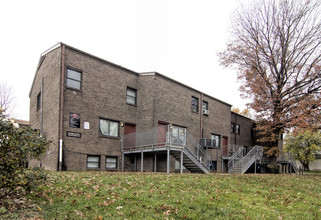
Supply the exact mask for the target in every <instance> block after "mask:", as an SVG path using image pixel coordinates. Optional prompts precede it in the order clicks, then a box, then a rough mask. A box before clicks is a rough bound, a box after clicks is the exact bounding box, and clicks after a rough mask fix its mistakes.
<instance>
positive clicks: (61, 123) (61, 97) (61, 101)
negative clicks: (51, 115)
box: [58, 44, 65, 171]
mask: <svg viewBox="0 0 321 220" xmlns="http://www.w3.org/2000/svg"><path fill="white" fill-rule="evenodd" d="M64 76H65V45H63V44H61V77H60V112H59V116H60V119H59V149H58V152H59V153H58V171H61V170H62V147H63V140H62V134H63V133H62V129H63V118H64V83H65V77H64Z"/></svg>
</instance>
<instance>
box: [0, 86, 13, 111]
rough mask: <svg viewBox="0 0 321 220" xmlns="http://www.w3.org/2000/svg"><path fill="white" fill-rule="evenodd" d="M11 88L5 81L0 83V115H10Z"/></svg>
mask: <svg viewBox="0 0 321 220" xmlns="http://www.w3.org/2000/svg"><path fill="white" fill-rule="evenodd" d="M14 99H15V98H14V96H13V93H12V89H11V87H10V86H8V85H7V84H6V83H0V115H2V114H6V115H8V116H9V115H10V114H11V113H12V111H13V108H14V105H15V104H14Z"/></svg>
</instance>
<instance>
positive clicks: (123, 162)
mask: <svg viewBox="0 0 321 220" xmlns="http://www.w3.org/2000/svg"><path fill="white" fill-rule="evenodd" d="M124 157H125V154H124V152H122V155H121V171H122V172H124V166H125V158H124Z"/></svg>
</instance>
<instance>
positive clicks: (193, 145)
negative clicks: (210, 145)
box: [184, 131, 211, 170]
mask: <svg viewBox="0 0 321 220" xmlns="http://www.w3.org/2000/svg"><path fill="white" fill-rule="evenodd" d="M184 148H185V150H188V151H189V153H191V154H192V155H193V156H194V157H195V158H196V159H197V161H198V162H199V163H201V164H202V165H203V166H204V167H205V168H206V169H208V170H209V169H210V163H211V160H210V156H209V154H208V153H207V152H206V150H204V149H203V147H202V146H201V145H200V144H199V143H198V142H197V141H196V140H195V139H194V138H193V136H192V135H191V134H190V133H188V132H187V131H186V144H185V146H184Z"/></svg>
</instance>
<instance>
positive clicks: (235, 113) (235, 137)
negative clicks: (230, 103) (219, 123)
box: [234, 113, 237, 146]
mask: <svg viewBox="0 0 321 220" xmlns="http://www.w3.org/2000/svg"><path fill="white" fill-rule="evenodd" d="M234 126H235V127H234V146H236V138H237V137H236V135H237V134H236V126H237V115H236V113H235V124H234Z"/></svg>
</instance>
